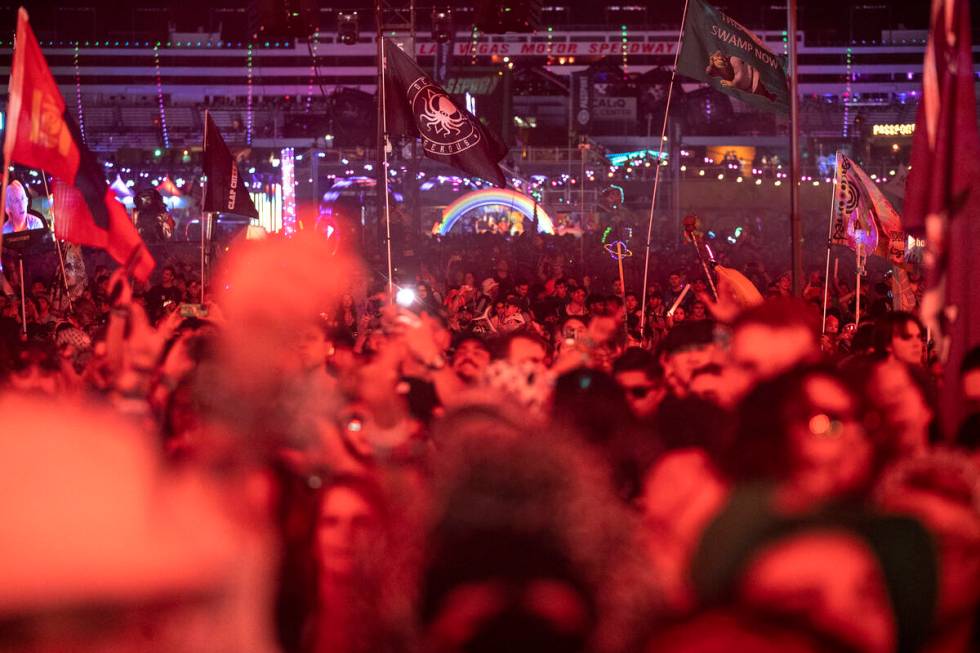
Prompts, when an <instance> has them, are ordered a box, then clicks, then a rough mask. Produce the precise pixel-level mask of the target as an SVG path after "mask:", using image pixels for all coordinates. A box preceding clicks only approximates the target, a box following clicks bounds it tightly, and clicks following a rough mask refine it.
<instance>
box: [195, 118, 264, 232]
mask: <svg viewBox="0 0 980 653" xmlns="http://www.w3.org/2000/svg"><path fill="white" fill-rule="evenodd" d="M204 174H205V175H206V176H207V185H206V186H205V188H204V200H203V202H202V206H201V210H202V211H205V212H208V211H211V212H214V213H234V214H235V215H245V216H248V217H250V218H258V217H259V212H258V211H256V210H255V204H253V203H252V197H251V195H249V194H248V189H247V188H245V178H244V177H243V176H242V175H241V173H239V171H238V163H237V162H236V161H235V158H234V157H233V156H232V155H231V151H230V150H229V149H228V146H227V145H225V141H224V139H223V138H221V132H219V131H218V126H217V125H216V124H214V119H213V118H211V114H210V113H207V112H205V114H204Z"/></svg>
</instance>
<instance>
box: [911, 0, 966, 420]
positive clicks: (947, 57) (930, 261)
mask: <svg viewBox="0 0 980 653" xmlns="http://www.w3.org/2000/svg"><path fill="white" fill-rule="evenodd" d="M974 83H975V79H974V69H973V54H972V45H971V42H970V3H969V2H968V0H933V3H932V20H931V28H930V32H929V42H928V44H927V46H926V55H925V63H924V66H923V71H922V100H921V101H920V102H919V113H918V117H917V119H916V124H915V133H914V135H913V140H912V157H911V161H912V169H911V171H910V172H909V177H908V180H907V182H906V186H905V206H904V208H905V217H906V225H907V226H908V228H909V230H910V231H911V232H912V233H913V235H916V236H921V235H923V234H924V235H925V240H926V245H925V251H924V253H923V257H922V258H923V265H924V267H925V268H926V290H925V292H924V294H923V297H922V303H921V306H920V316H921V318H922V320H923V322H925V324H926V326H927V327H929V328H930V329H931V330H932V332H933V334H936V335H937V338H936V343H937V345H938V347H937V349H938V351H939V354H940V358H941V359H943V360H945V361H946V368H945V390H944V391H943V392H942V402H943V404H942V406H941V408H942V415H943V421H944V424H945V426H946V429H947V434H948V435H952V429H955V428H956V426H957V423H958V421H959V419H960V417H961V416H962V415H961V411H962V396H961V393H960V389H959V388H960V386H959V366H960V362H961V361H962V358H963V354H964V353H965V352H966V351H967V350H968V349H969V348H970V347H971V346H976V345H977V344H980V301H978V300H977V298H978V297H980V135H978V133H977V114H976V97H975V89H974Z"/></svg>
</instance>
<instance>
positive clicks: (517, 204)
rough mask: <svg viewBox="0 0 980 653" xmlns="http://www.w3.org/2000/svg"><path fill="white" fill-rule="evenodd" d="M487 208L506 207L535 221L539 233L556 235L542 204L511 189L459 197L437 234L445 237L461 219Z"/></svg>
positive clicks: (499, 189) (448, 211)
mask: <svg viewBox="0 0 980 653" xmlns="http://www.w3.org/2000/svg"><path fill="white" fill-rule="evenodd" d="M485 206H505V207H507V208H509V209H511V210H513V211H517V212H518V213H520V214H522V215H523V216H524V217H526V218H530V219H532V220H535V221H536V222H537V225H538V232H540V233H545V234H554V233H555V223H554V221H553V220H552V219H551V216H550V215H548V213H547V212H546V211H545V210H544V208H543V207H542V206H541V205H540V204H538V203H537V202H536V201H534V199H533V198H531V197H528V196H527V195H524V194H523V193H518V192H517V191H514V190H510V189H509V188H488V189H485V190H475V191H473V192H470V193H466V194H465V195H463V196H462V197H459V198H458V199H456V201H454V202H453V203H452V204H450V205H449V206H447V207H446V208H445V210H444V211H443V212H442V222H440V223H439V225H438V227H437V230H436V231H437V233H438V234H439V235H440V236H445V235H446V234H448V233H449V231H450V229H452V228H453V225H455V224H456V222H457V221H458V220H459V219H460V218H461V217H463V216H464V215H465V214H467V213H469V212H470V211H473V210H474V209H479V208H483V207H485Z"/></svg>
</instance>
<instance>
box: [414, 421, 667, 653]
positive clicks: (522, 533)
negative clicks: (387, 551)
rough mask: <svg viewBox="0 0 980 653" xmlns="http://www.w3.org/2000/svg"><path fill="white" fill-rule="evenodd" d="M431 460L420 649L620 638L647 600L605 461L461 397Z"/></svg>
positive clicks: (513, 647) (581, 645) (618, 644)
mask: <svg viewBox="0 0 980 653" xmlns="http://www.w3.org/2000/svg"><path fill="white" fill-rule="evenodd" d="M444 424H445V425H447V426H449V427H451V429H452V430H451V433H454V434H455V437H449V436H448V435H447V436H446V437H441V438H439V439H440V441H442V442H446V443H447V444H446V447H445V448H444V449H443V451H442V454H441V455H440V458H439V460H438V461H437V463H436V469H435V479H434V486H433V493H432V500H433V503H432V506H431V511H432V512H431V515H432V520H431V522H430V524H429V527H428V542H427V556H426V557H427V560H426V561H425V564H424V565H423V573H422V585H421V588H420V590H421V591H420V599H419V608H418V612H419V619H420V625H421V630H422V633H423V637H424V647H423V648H424V650H427V651H432V652H445V653H450V652H454V653H457V652H458V653H463V652H464V651H465V652H467V653H477V652H483V651H486V652H488V653H489V652H491V651H509V652H512V653H518V652H523V651H527V652H528V653H531V652H532V651H533V652H539V651H551V652H554V653H560V652H573V651H617V650H623V649H624V648H625V646H626V644H627V642H629V640H630V639H631V637H632V636H634V635H635V634H636V627H637V626H638V624H635V623H631V620H633V619H644V618H645V617H646V616H648V614H649V612H648V610H649V609H650V607H651V606H650V604H649V603H648V599H649V595H648V592H649V585H648V584H646V583H645V582H644V579H645V577H646V573H645V569H644V564H643V561H642V550H641V548H640V547H639V546H638V545H637V543H636V540H635V532H634V530H633V525H632V522H631V520H630V517H629V516H628V515H627V514H626V513H625V511H624V510H623V509H622V508H621V506H620V503H619V501H618V499H617V498H616V497H615V495H614V493H613V491H612V488H611V487H610V484H609V482H608V477H607V475H606V474H605V473H603V470H604V466H603V465H602V464H601V463H599V462H598V461H597V460H595V459H594V458H592V457H591V456H590V453H589V452H588V451H586V450H585V449H583V448H581V447H579V446H578V445H577V444H575V443H574V442H573V441H572V440H571V439H570V438H567V437H566V438H558V437H556V436H555V435H554V434H550V433H547V432H544V433H541V432H537V433H534V434H533V436H532V435H531V434H530V433H528V432H527V430H526V429H524V428H522V427H521V426H519V425H518V424H517V423H514V422H512V421H508V420H507V419H505V418H504V417H502V416H500V417H498V418H497V419H496V420H494V419H493V418H492V412H491V411H490V410H488V409H487V408H486V407H469V408H465V409H461V410H460V411H457V412H456V413H453V414H450V415H449V416H447V418H446V419H445V420H444V422H443V423H441V424H439V425H437V427H436V429H437V432H439V431H440V430H441V429H442V428H443V425H444Z"/></svg>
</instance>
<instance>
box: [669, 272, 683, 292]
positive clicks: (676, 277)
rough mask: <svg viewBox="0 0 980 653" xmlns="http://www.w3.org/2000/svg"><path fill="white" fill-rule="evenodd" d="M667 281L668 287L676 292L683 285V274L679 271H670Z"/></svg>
mask: <svg viewBox="0 0 980 653" xmlns="http://www.w3.org/2000/svg"><path fill="white" fill-rule="evenodd" d="M667 283H668V284H670V289H671V290H673V291H675V292H676V291H678V290H680V289H681V288H683V287H684V276H683V275H682V274H681V273H680V272H671V273H670V276H669V277H667Z"/></svg>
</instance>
